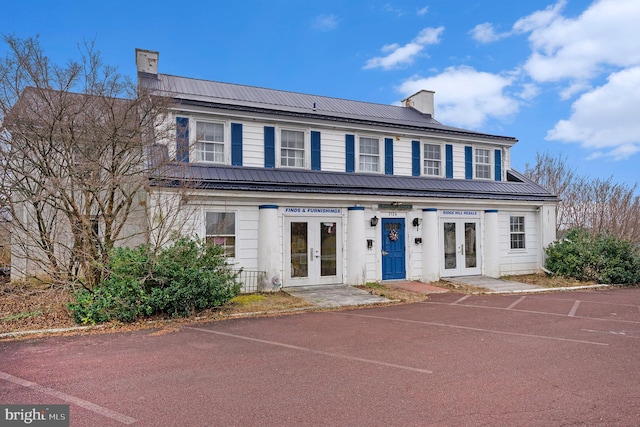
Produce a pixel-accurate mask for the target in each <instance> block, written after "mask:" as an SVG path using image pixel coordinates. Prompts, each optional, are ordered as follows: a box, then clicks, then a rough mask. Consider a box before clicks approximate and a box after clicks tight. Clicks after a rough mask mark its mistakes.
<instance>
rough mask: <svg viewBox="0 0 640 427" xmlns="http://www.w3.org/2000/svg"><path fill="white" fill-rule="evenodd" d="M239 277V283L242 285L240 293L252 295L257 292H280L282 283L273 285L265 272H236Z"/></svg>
mask: <svg viewBox="0 0 640 427" xmlns="http://www.w3.org/2000/svg"><path fill="white" fill-rule="evenodd" d="M235 272H236V273H239V275H238V279H237V280H238V282H240V283H242V288H241V289H240V292H241V293H243V294H251V293H255V292H275V291H278V290H280V283H279V282H278V283H275V284H274V283H272V281H271V280H269V278H268V277H267V273H266V272H265V271H256V270H244V269H243V270H235Z"/></svg>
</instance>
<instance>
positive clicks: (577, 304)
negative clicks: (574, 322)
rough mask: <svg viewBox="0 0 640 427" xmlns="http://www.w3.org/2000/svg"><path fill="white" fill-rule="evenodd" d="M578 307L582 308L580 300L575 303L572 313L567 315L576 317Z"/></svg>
mask: <svg viewBox="0 0 640 427" xmlns="http://www.w3.org/2000/svg"><path fill="white" fill-rule="evenodd" d="M578 307H580V300H576V302H574V303H573V307H571V311H569V314H567V316H569V317H575V315H576V311H578Z"/></svg>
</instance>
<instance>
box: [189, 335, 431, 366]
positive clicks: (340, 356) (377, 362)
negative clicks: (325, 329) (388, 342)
mask: <svg viewBox="0 0 640 427" xmlns="http://www.w3.org/2000/svg"><path fill="white" fill-rule="evenodd" d="M184 329H191V330H194V331H199V332H206V333H209V334H215V335H222V336H225V337H231V338H237V339H241V340H246V341H253V342H257V343H261V344H268V345H273V346H277V347H284V348H288V349H291V350H298V351H304V352H308V353H314V354H320V355H322V356H328V357H335V358H338V359H344V360H350V361H354V362H364V363H371V364H373V365H380V366H386V367H387V368H396V369H403V370H406V371H412V372H419V373H421V374H433V371H429V370H428V369H420V368H414V367H412V366H406V365H397V364H395V363H387V362H382V361H380V360H373V359H364V358H362V357H356V356H348V355H344V354H339V353H331V352H328V351H322V350H314V349H312V348H308V347H301V346H297V345H293V344H286V343H281V342H277V341H269V340H263V339H260V338H253V337H247V336H244V335H237V334H230V333H227V332H220V331H212V330H210V329H204V328H194V327H191V326H185V327H184Z"/></svg>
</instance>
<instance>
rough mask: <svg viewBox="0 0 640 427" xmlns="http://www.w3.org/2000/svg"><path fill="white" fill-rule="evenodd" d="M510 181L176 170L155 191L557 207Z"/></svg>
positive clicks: (548, 197)
mask: <svg viewBox="0 0 640 427" xmlns="http://www.w3.org/2000/svg"><path fill="white" fill-rule="evenodd" d="M507 175H508V178H509V180H508V181H480V180H460V179H444V178H424V177H412V176H397V175H381V174H362V173H358V174H356V173H346V172H327V171H309V170H294V169H267V168H250V167H238V166H209V165H199V164H188V165H187V167H185V165H184V164H174V165H170V166H167V167H166V168H165V169H164V170H162V171H161V172H159V173H158V176H157V178H158V180H157V181H156V182H155V185H158V186H174V185H179V183H180V182H184V181H187V182H191V183H194V184H196V187H198V188H202V189H221V190H222V189H227V190H245V191H267V192H296V193H317V194H352V195H385V196H395V197H448V198H452V197H453V198H478V199H495V200H536V201H551V202H553V201H557V198H556V197H555V196H554V195H553V194H551V193H549V192H548V191H547V190H545V189H544V188H542V187H541V186H539V185H538V184H536V183H534V182H533V181H530V180H528V179H527V178H525V177H524V176H522V175H520V174H518V173H517V172H515V171H508V172H507Z"/></svg>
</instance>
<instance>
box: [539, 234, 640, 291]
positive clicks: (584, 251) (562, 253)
mask: <svg viewBox="0 0 640 427" xmlns="http://www.w3.org/2000/svg"><path fill="white" fill-rule="evenodd" d="M546 252H547V260H546V264H545V266H546V268H547V269H548V270H550V271H552V272H553V273H554V274H556V275H558V276H564V277H572V278H575V279H578V280H582V281H590V280H593V281H596V282H598V283H606V284H635V283H638V282H640V253H639V252H638V249H637V248H636V247H635V246H634V245H633V243H632V242H630V241H627V240H622V239H619V238H617V237H615V236H613V235H610V234H606V235H602V234H599V235H597V236H593V235H592V234H591V233H589V232H588V231H587V230H582V229H576V230H571V231H570V232H569V234H568V235H567V238H566V239H564V240H562V241H560V242H556V243H554V244H552V245H550V246H549V247H548V248H547V251H546Z"/></svg>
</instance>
